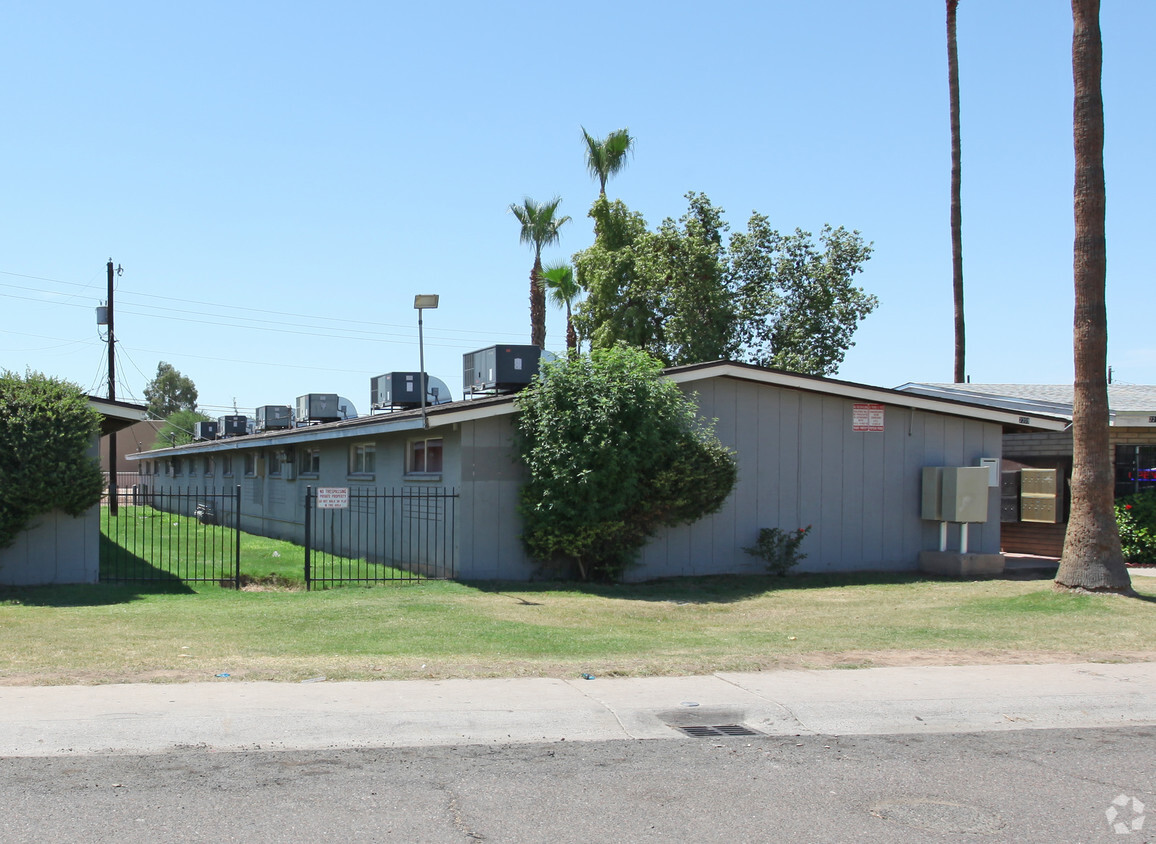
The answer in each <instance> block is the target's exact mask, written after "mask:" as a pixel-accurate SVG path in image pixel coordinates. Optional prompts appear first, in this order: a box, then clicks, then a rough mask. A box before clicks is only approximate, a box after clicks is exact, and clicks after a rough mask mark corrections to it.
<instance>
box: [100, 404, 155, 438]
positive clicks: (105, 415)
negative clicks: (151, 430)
mask: <svg viewBox="0 0 1156 844" xmlns="http://www.w3.org/2000/svg"><path fill="white" fill-rule="evenodd" d="M88 403H89V404H90V405H92V406H93V407H94V408H96V410H97V411H98V412H99V413H100V435H101V436H102V437H103V436H105V435H107V434H111V433H114V432H116V431H120V430H123V429H125V428H127V427H128V426H130V425H133V424H135V423H137V422H142V421H144V420H145V419H148V408H146V407H145V406H144V405H143V404H132V403H130V402H126V401H115V400H113V399H102V398H101V397H100V396H89V397H88Z"/></svg>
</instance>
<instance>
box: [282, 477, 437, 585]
mask: <svg viewBox="0 0 1156 844" xmlns="http://www.w3.org/2000/svg"><path fill="white" fill-rule="evenodd" d="M457 500H458V492H457V490H456V489H446V488H423V489H409V488H407V489H401V490H394V489H391V490H388V491H386V490H381V489H360V488H356V487H355V488H352V489H350V488H347V487H338V488H320V489H316V490H315V489H314V488H313V487H308V488H307V489H306V491H305V585H306V588H307V589H312V588H313V586H314V585H315V584H317V585H333V584H337V583H369V582H384V581H398V580H428V579H445V578H452V577H453V576H454V571H455V565H456V560H457V536H456V534H455V529H454V526H455V524H456V507H457Z"/></svg>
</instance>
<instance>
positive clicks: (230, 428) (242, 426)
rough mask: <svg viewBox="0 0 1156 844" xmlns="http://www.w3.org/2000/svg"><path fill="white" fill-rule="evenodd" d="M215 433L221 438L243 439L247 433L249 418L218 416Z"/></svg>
mask: <svg viewBox="0 0 1156 844" xmlns="http://www.w3.org/2000/svg"><path fill="white" fill-rule="evenodd" d="M217 432H218V434H219V435H220V436H221V437H243V436H245V434H247V433H249V417H247V416H218V417H217Z"/></svg>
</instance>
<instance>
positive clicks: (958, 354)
mask: <svg viewBox="0 0 1156 844" xmlns="http://www.w3.org/2000/svg"><path fill="white" fill-rule="evenodd" d="M958 6H959V0H947V94H948V100H949V103H950V106H949V108H950V110H951V289H952V293H953V297H954V302H955V383H957V384H962V383H963V382H964V381H965V380H966V368H965V366H964V328H963V215H962V212H961V210H960V202H959V177H960V169H961V167H960V144H959V52H958V50H957V49H956V45H955V13H956V9H957V7H958Z"/></svg>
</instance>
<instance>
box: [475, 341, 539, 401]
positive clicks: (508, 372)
mask: <svg viewBox="0 0 1156 844" xmlns="http://www.w3.org/2000/svg"><path fill="white" fill-rule="evenodd" d="M541 355H542V350H541V349H539V348H538V347H537V346H491V347H490V348H488V349H479V350H478V351H476V352H468V353H467V354H464V355H462V389H463V390H468V391H469V392H471V393H479V392H496V393H516V392H517V391H518V390H520V389H522V388H523V387H525V386H526V385H527V384H529V383H530V380H531V379H532V378H533V377H534V375H535V374H536V373H537V372H538V361H539V359H540V358H541Z"/></svg>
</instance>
